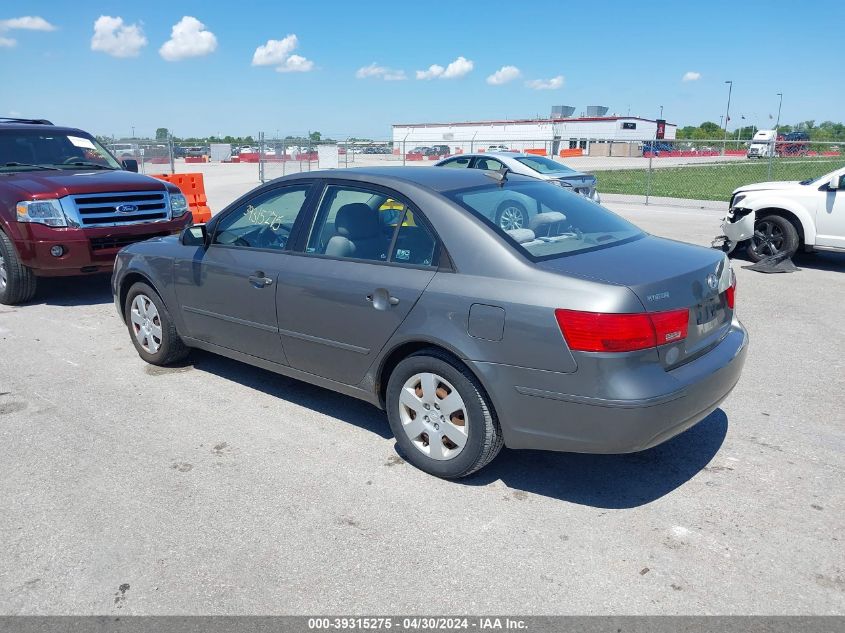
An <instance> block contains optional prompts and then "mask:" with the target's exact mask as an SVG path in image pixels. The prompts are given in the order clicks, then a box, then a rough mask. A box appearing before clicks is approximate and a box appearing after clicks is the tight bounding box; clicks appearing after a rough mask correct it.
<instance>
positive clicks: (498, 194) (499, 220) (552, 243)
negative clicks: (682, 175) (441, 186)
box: [444, 181, 645, 260]
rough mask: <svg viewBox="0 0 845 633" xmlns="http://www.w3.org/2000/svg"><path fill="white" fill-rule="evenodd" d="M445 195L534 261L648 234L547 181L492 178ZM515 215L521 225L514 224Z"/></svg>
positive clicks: (589, 201) (603, 246) (602, 208)
mask: <svg viewBox="0 0 845 633" xmlns="http://www.w3.org/2000/svg"><path fill="white" fill-rule="evenodd" d="M444 195H445V196H446V197H447V198H449V199H451V200H453V201H454V202H457V203H458V204H459V205H461V206H462V207H464V208H465V209H467V210H468V211H470V212H471V213H472V214H473V215H475V216H477V217H479V218H481V219H482V220H484V221H485V222H487V223H488V224H490V225H491V226H492V227H494V228H495V230H496V231H498V232H499V233H500V234H501V235H502V236H504V237H505V239H506V240H507V241H508V242H509V243H511V244H512V245H513V246H514V247H515V248H517V249H519V250H520V251H522V252H523V253H524V254H527V255H528V256H529V257H530V258H531V259H534V260H540V259H549V258H552V257H560V256H562V255H572V254H574V253H582V252H585V251H591V250H597V249H599V248H606V247H608V246H612V245H614V244H619V243H622V242H628V241H632V240H634V239H639V238H640V237H643V236H644V235H645V234H644V233H643V232H642V231H641V230H640V229H638V228H637V227H636V226H634V225H633V224H631V223H629V222H627V221H626V220H623V219H622V218H620V217H619V216H618V215H616V214H614V213H612V212H611V211H608V210H607V209H605V208H604V207H602V206H601V205H599V204H596V203H595V202H593V201H592V200H589V199H587V198H585V197H584V196H579V195H578V194H574V193H570V192H568V191H566V190H565V189H563V188H561V187H558V186H556V185H552V184H549V183H547V182H543V181H537V182H513V183H512V182H508V181H505V183H504V184H503V186H500V185H499V184H497V183H495V182H491V184H489V185H483V186H481V187H473V188H471V189H458V190H455V191H449V192H445V193H444ZM505 218H507V219H508V222H505V221H504V219H505ZM514 218H517V219H518V220H519V221H518V222H517V223H516V224H519V225H520V226H515V224H514V222H513V219H514ZM503 226H506V227H508V228H503Z"/></svg>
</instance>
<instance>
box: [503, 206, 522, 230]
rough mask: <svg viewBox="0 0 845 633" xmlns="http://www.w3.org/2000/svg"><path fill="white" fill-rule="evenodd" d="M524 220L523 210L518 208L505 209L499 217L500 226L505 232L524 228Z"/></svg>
mask: <svg viewBox="0 0 845 633" xmlns="http://www.w3.org/2000/svg"><path fill="white" fill-rule="evenodd" d="M523 224H524V220H523V217H522V209H520V208H518V207H505V208H504V209H502V214H501V216H500V217H499V226H500V227H502V228H503V229H504V230H505V231H512V230H514V229H521V228H523Z"/></svg>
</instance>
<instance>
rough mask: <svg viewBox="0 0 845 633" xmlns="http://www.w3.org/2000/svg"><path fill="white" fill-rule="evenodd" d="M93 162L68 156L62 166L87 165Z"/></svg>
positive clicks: (82, 157) (81, 157)
mask: <svg viewBox="0 0 845 633" xmlns="http://www.w3.org/2000/svg"><path fill="white" fill-rule="evenodd" d="M87 162H91V161H88V160H85V157H84V156H68V157H67V158H65V159H64V160H63V161H62V165H73V164H74V163H87Z"/></svg>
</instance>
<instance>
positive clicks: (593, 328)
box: [555, 309, 689, 352]
mask: <svg viewBox="0 0 845 633" xmlns="http://www.w3.org/2000/svg"><path fill="white" fill-rule="evenodd" d="M555 318H556V319H557V323H558V326H559V327H560V331H561V333H562V334H563V337H564V338H565V339H566V342H567V344H568V345H569V348H570V349H571V350H573V351H577V352H633V351H636V350H640V349H648V348H650V347H657V346H658V345H665V344H667V343H677V342H678V341H683V340H684V339H685V338H686V337H687V332H688V327H689V310H686V309H684V310H669V311H666V312H641V313H635V314H611V313H604V312H581V311H578V310H563V309H558V310H555Z"/></svg>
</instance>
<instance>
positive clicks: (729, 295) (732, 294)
mask: <svg viewBox="0 0 845 633" xmlns="http://www.w3.org/2000/svg"><path fill="white" fill-rule="evenodd" d="M725 300H726V301H727V302H728V307H729V308H730V309H731V310H733V309H734V303H735V302H736V275H735V274H734V272H733V271H731V285H730V286H728V289H727V290H725Z"/></svg>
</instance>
